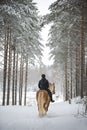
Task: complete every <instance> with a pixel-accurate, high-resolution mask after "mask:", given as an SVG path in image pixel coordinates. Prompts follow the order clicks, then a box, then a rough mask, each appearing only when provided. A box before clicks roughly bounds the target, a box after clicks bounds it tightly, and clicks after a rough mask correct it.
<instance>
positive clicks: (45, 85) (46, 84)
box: [38, 78, 49, 90]
mask: <svg viewBox="0 0 87 130" xmlns="http://www.w3.org/2000/svg"><path fill="white" fill-rule="evenodd" d="M38 87H39V88H40V89H45V90H47V89H48V87H49V82H48V80H47V79H46V78H42V79H41V80H40V81H39V83H38Z"/></svg>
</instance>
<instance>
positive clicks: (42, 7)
mask: <svg viewBox="0 0 87 130" xmlns="http://www.w3.org/2000/svg"><path fill="white" fill-rule="evenodd" d="M54 1H56V0H34V2H36V3H37V7H38V10H39V14H40V15H45V14H47V13H49V10H48V8H49V6H50V5H51V3H53V2H54ZM49 29H50V25H46V26H45V27H44V28H43V29H42V32H41V36H42V39H43V41H41V42H42V44H44V52H43V58H42V61H43V63H44V64H45V65H47V66H49V65H51V64H52V63H53V60H52V59H50V60H49V52H50V49H49V47H47V46H46V43H47V39H48V31H49Z"/></svg>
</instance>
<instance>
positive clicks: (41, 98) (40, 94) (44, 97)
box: [36, 83, 55, 116]
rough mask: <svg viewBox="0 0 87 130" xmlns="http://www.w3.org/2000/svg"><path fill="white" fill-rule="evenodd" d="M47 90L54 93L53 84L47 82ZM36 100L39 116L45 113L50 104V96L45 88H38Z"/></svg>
mask: <svg viewBox="0 0 87 130" xmlns="http://www.w3.org/2000/svg"><path fill="white" fill-rule="evenodd" d="M49 90H50V91H51V93H52V94H55V84H54V83H49ZM36 101H37V106H38V112H39V116H44V115H46V113H47V111H48V107H49V105H50V101H51V100H50V96H49V94H48V92H47V91H46V90H39V91H37V92H36Z"/></svg>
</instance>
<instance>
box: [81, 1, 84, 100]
mask: <svg viewBox="0 0 87 130" xmlns="http://www.w3.org/2000/svg"><path fill="white" fill-rule="evenodd" d="M81 11H82V23H81V98H83V96H84V75H85V17H84V1H83V2H82V9H81Z"/></svg>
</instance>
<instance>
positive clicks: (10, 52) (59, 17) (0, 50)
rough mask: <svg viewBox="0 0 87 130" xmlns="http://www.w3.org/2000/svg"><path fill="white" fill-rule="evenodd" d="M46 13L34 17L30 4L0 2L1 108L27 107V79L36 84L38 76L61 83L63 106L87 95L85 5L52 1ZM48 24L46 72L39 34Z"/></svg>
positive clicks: (33, 6)
mask: <svg viewBox="0 0 87 130" xmlns="http://www.w3.org/2000/svg"><path fill="white" fill-rule="evenodd" d="M49 11H50V13H48V14H46V15H43V16H41V15H39V12H38V8H37V4H36V3H35V2H34V1H33V0H0V93H2V96H1V99H0V100H1V102H2V103H1V104H0V105H3V106H5V105H10V104H11V105H17V104H18V105H27V104H26V96H27V92H28V91H29V84H30V83H29V81H30V80H29V78H30V75H32V76H31V78H32V77H33V78H32V80H31V82H34V81H35V84H36V83H38V79H39V78H40V74H41V73H42V72H45V73H46V74H48V75H49V76H48V78H49V79H50V80H53V82H55V83H56V86H57V85H58V80H60V82H61V83H60V85H61V86H60V90H61V88H62V94H63V97H64V101H70V100H71V99H72V98H74V97H78V96H80V97H81V98H83V97H84V96H87V1H86V0H55V2H53V3H51V5H50V6H49ZM49 24H51V27H50V30H49V35H48V41H47V43H46V46H47V47H49V48H50V59H51V58H53V61H54V62H53V64H52V65H51V66H49V67H47V66H45V65H44V64H43V62H42V57H43V53H42V52H43V47H44V46H43V44H42V43H41V40H42V38H41V30H42V28H43V27H44V26H45V25H49ZM32 69H33V71H31V70H32ZM30 72H31V73H30ZM32 72H33V74H32ZM34 76H35V77H36V78H35V79H34ZM33 79H34V81H33ZM36 90H37V89H36ZM23 94H24V95H23ZM23 98H24V99H23ZM17 100H18V101H17ZM22 100H23V101H24V102H22ZM10 101H11V102H10Z"/></svg>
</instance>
